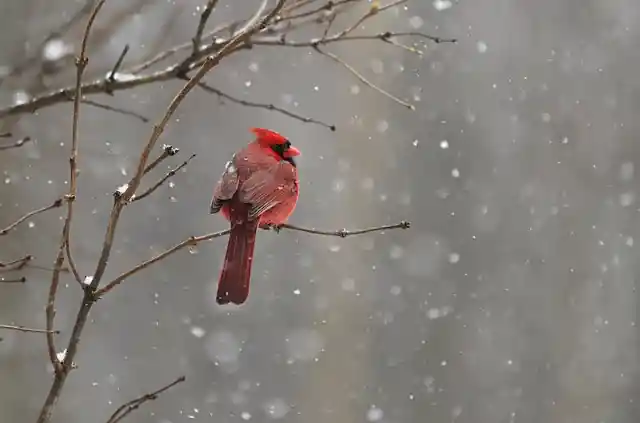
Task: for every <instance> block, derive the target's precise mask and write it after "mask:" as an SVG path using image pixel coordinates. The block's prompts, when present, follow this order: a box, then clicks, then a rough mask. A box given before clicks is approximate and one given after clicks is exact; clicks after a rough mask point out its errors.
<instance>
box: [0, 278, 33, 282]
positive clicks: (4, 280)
mask: <svg viewBox="0 0 640 423" xmlns="http://www.w3.org/2000/svg"><path fill="white" fill-rule="evenodd" d="M26 281H27V278H25V277H24V276H21V277H19V278H14V279H5V278H1V277H0V283H25V282H26Z"/></svg>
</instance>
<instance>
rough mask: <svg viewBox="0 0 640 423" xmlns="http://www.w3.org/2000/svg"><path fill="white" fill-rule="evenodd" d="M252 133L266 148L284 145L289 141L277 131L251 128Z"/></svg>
mask: <svg viewBox="0 0 640 423" xmlns="http://www.w3.org/2000/svg"><path fill="white" fill-rule="evenodd" d="M251 132H253V133H254V134H256V138H257V140H258V142H259V143H260V144H261V145H264V146H265V147H269V146H272V145H274V144H284V143H285V142H286V141H287V139H286V138H285V137H283V136H282V135H280V134H279V133H277V132H275V131H271V130H269V129H264V128H251Z"/></svg>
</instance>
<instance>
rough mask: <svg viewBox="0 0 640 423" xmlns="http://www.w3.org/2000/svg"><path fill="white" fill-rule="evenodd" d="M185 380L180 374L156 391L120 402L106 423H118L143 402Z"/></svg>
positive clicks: (151, 399) (155, 397)
mask: <svg viewBox="0 0 640 423" xmlns="http://www.w3.org/2000/svg"><path fill="white" fill-rule="evenodd" d="M185 380H187V378H186V377H185V376H180V377H179V378H177V379H176V380H174V381H173V382H171V383H169V384H168V385H165V386H163V387H162V388H160V389H158V390H157V391H153V392H150V393H148V394H144V395H143V396H141V397H139V398H136V399H134V400H131V401H129V402H126V403H124V404H122V405H121V406H120V407H118V409H117V410H116V411H114V413H113V414H112V415H111V417H109V420H107V423H118V422H119V421H120V420H122V419H124V418H125V417H127V416H128V415H129V414H131V413H132V412H134V411H135V410H137V409H138V408H139V407H140V406H141V405H142V404H144V403H145V402H148V401H154V400H156V399H158V395H160V394H162V393H163V392H166V391H168V390H169V389H171V388H173V387H174V386H176V385H177V384H179V383H182V382H184V381H185Z"/></svg>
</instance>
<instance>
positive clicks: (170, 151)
mask: <svg viewBox="0 0 640 423" xmlns="http://www.w3.org/2000/svg"><path fill="white" fill-rule="evenodd" d="M179 152H180V149H179V148H177V147H174V146H172V145H169V144H165V145H163V146H162V154H160V155H159V156H158V158H157V159H155V160H154V161H152V162H151V163H150V164H149V165H147V167H145V168H144V172H143V174H144V175H146V174H147V173H149V172H151V171H152V170H153V169H155V168H156V167H158V165H159V164H160V163H162V162H163V161H164V160H165V159H166V158H167V157H172V156H175V155H176V154H178V153H179Z"/></svg>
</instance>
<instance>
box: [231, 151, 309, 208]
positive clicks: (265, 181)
mask: <svg viewBox="0 0 640 423" xmlns="http://www.w3.org/2000/svg"><path fill="white" fill-rule="evenodd" d="M297 192H298V186H297V184H296V170H295V168H294V167H293V166H291V165H290V164H289V163H287V162H280V163H278V165H276V166H272V167H269V168H265V169H260V170H257V171H255V172H253V173H252V174H251V176H250V177H249V178H248V179H247V180H246V181H244V183H243V184H242V186H241V187H240V189H239V191H238V195H239V198H240V201H242V202H243V203H249V204H251V209H250V210H249V219H255V218H256V217H258V216H260V215H261V214H262V213H264V212H266V211H267V210H269V209H271V208H273V207H275V206H277V205H278V204H281V203H283V202H285V201H287V200H290V199H291V197H292V196H294V195H296V194H297Z"/></svg>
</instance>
